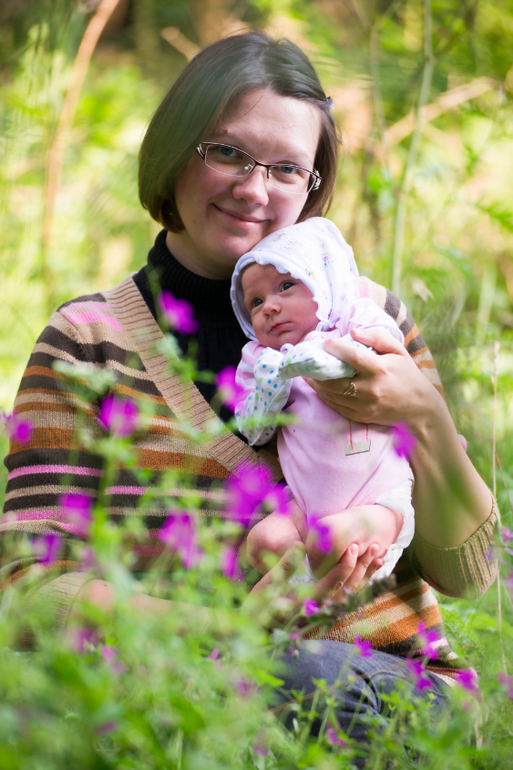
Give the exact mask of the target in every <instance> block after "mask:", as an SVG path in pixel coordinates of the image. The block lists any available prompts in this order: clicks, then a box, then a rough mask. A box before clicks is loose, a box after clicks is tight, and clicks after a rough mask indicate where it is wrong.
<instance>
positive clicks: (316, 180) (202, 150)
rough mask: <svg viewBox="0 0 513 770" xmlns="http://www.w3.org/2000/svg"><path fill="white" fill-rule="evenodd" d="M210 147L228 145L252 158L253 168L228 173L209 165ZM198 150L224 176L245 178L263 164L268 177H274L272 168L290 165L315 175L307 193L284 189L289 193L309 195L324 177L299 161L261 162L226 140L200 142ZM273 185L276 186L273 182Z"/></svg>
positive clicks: (279, 188) (205, 160)
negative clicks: (208, 153)
mask: <svg viewBox="0 0 513 770" xmlns="http://www.w3.org/2000/svg"><path fill="white" fill-rule="evenodd" d="M209 147H228V148H229V149H230V150H236V151H237V152H240V153H241V155H244V156H245V157H246V158H248V160H250V161H251V162H252V163H253V166H252V168H251V169H250V170H249V171H248V172H247V174H227V173H226V172H225V171H219V169H218V168H212V166H209V165H208V164H207V150H208V148H209ZM196 152H197V153H198V155H199V156H200V158H202V159H203V161H204V162H205V165H206V166H207V168H210V169H211V170H212V171H217V173H218V174H223V175H224V176H231V177H233V178H234V179H237V178H238V179H244V177H247V176H249V175H250V174H251V173H252V172H253V171H254V170H255V169H256V167H257V166H262V168H265V170H266V172H267V174H266V176H267V179H272V178H273V177H272V173H271V169H273V168H279V167H280V166H290V167H292V168H299V169H301V171H306V173H307V174H310V178H312V177H313V183H311V187H310V188H309V189H308V190H307V191H306V193H299V192H293V191H292V190H288V191H287V190H283V192H287V193H288V194H289V195H309V194H310V193H311V192H314V191H315V190H318V189H319V187H320V185H321V182H322V178H321V177H320V176H319V174H318V173H317V172H316V171H310V169H309V168H305V167H304V166H298V165H297V163H260V161H259V160H257V159H256V158H253V156H252V155H250V154H249V153H247V152H245V151H244V150H241V149H240V147H234V146H233V145H231V144H225V143H224V142H200V143H199V144H198V146H197V147H196ZM271 187H274V186H273V185H272V183H271ZM274 189H275V190H282V188H281V187H278V188H277V187H274Z"/></svg>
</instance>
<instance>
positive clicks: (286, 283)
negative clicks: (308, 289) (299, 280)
mask: <svg viewBox="0 0 513 770" xmlns="http://www.w3.org/2000/svg"><path fill="white" fill-rule="evenodd" d="M295 285H296V284H295V283H294V281H283V283H282V285H281V291H287V289H291V288H292V286H295Z"/></svg>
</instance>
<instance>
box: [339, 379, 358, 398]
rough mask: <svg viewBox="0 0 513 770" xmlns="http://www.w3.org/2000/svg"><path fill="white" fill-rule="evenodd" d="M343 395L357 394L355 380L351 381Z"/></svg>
mask: <svg viewBox="0 0 513 770" xmlns="http://www.w3.org/2000/svg"><path fill="white" fill-rule="evenodd" d="M342 395H343V396H356V385H355V384H354V382H352V381H351V382H350V383H349V387H348V389H347V390H345V391H344V392H343V393H342Z"/></svg>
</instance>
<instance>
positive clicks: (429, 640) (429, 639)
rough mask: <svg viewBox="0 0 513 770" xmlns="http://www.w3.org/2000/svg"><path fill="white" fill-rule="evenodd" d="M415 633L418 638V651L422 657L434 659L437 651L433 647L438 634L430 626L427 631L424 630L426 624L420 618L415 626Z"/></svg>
mask: <svg viewBox="0 0 513 770" xmlns="http://www.w3.org/2000/svg"><path fill="white" fill-rule="evenodd" d="M417 634H418V636H419V640H420V645H421V646H420V648H419V649H420V652H421V654H422V656H423V657H424V658H429V659H430V660H436V659H437V658H438V652H437V650H436V647H435V642H438V640H439V636H438V634H437V632H436V631H435V630H434V629H433V628H432V629H430V630H429V631H427V630H426V624H425V623H423V621H422V620H420V621H419V624H418V626H417Z"/></svg>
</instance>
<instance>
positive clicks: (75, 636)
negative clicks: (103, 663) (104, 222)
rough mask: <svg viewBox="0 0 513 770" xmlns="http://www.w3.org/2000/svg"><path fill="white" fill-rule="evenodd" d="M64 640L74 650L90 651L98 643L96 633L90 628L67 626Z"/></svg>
mask: <svg viewBox="0 0 513 770" xmlns="http://www.w3.org/2000/svg"><path fill="white" fill-rule="evenodd" d="M66 641H67V643H68V645H69V646H70V647H71V649H72V650H75V652H80V653H84V652H91V650H93V649H94V648H95V647H96V645H97V644H98V634H97V633H96V631H93V630H92V629H91V628H69V629H68V631H67V632H66Z"/></svg>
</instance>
